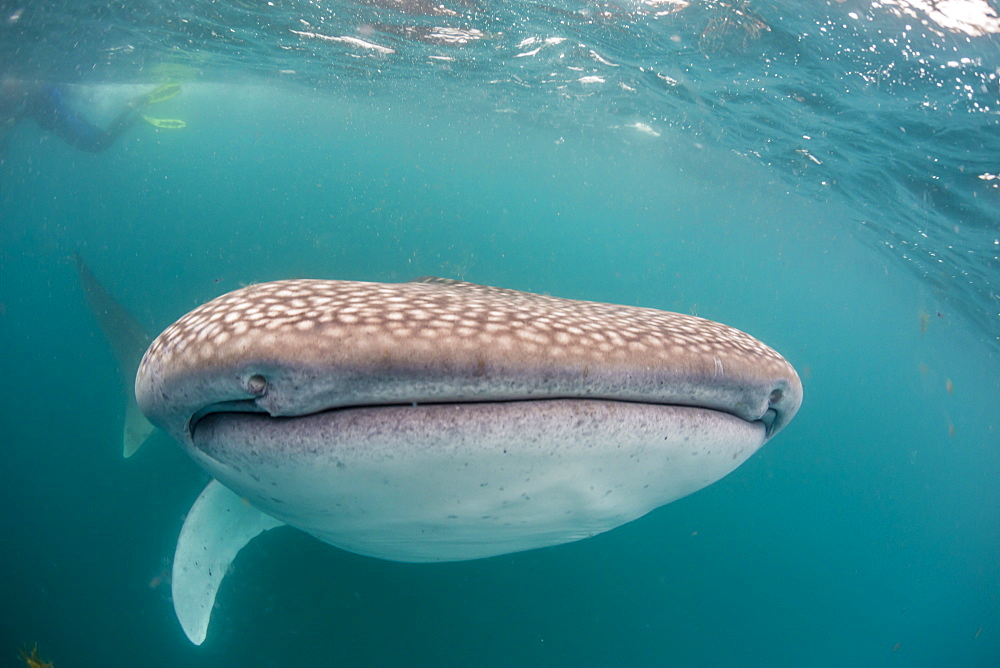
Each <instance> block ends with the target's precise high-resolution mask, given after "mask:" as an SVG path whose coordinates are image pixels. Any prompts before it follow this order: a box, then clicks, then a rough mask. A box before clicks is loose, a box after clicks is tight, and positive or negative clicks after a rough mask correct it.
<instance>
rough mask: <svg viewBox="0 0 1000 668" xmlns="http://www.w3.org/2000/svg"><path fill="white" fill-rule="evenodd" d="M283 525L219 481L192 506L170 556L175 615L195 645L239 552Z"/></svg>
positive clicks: (197, 643) (202, 640) (210, 486)
mask: <svg viewBox="0 0 1000 668" xmlns="http://www.w3.org/2000/svg"><path fill="white" fill-rule="evenodd" d="M283 524H284V522H281V521H280V520H276V519H274V518H273V517H271V516H269V515H265V514H264V513H262V512H260V511H259V510H257V509H256V508H254V507H253V506H251V505H250V504H249V503H247V502H246V501H244V500H243V499H241V498H240V497H239V496H237V495H236V494H235V493H233V492H231V491H230V490H229V489H227V488H226V487H224V486H223V485H222V483H220V482H219V481H218V480H213V481H212V482H210V483H208V486H207V487H205V490H204V491H203V492H202V493H201V496H199V497H198V500H197V501H195V502H194V505H193V506H191V510H190V511H188V514H187V517H186V518H185V519H184V526H183V527H181V534H180V536H179V537H178V538H177V550H176V551H175V552H174V568H173V574H172V575H171V591H172V594H173V599H174V612H175V613H176V614H177V619H178V620H179V621H180V623H181V627H183V629H184V633H185V634H187V637H188V639H189V640H190V641H191V642H193V643H194V644H195V645H200V644H201V643H203V642H204V641H205V636H206V635H207V634H208V623H209V621H210V620H211V617H212V608H213V607H214V606H215V595H216V594H217V593H218V591H219V585H221V584H222V578H223V577H224V576H225V575H226V571H227V570H229V565H230V564H231V563H232V562H233V559H235V558H236V555H237V554H239V552H240V550H241V549H243V546H244V545H246V544H247V543H249V542H250V541H251V540H253V539H254V538H256V537H257V536H259V535H260V534H262V533H264V532H265V531H267V530H269V529H274V528H275V527H279V526H282V525H283Z"/></svg>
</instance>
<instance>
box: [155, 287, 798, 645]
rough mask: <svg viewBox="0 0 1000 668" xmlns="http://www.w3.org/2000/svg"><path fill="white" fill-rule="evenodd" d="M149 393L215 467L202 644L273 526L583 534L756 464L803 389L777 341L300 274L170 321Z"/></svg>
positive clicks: (184, 553) (469, 554)
mask: <svg viewBox="0 0 1000 668" xmlns="http://www.w3.org/2000/svg"><path fill="white" fill-rule="evenodd" d="M135 394H136V400H137V405H138V407H139V409H141V411H142V412H143V414H145V416H146V417H147V418H148V419H149V421H150V422H151V423H152V424H154V425H156V426H158V427H160V428H162V429H163V430H164V431H166V432H167V433H168V434H170V435H171V436H172V437H173V438H174V439H175V440H176V441H177V442H178V443H180V445H181V446H182V447H183V449H184V450H185V451H186V452H187V454H188V455H189V456H190V457H191V459H193V460H194V461H195V462H196V463H197V464H198V465H199V466H200V467H201V468H202V469H204V470H205V471H206V472H207V473H208V474H209V475H210V476H211V477H212V481H211V482H209V484H208V485H207V487H206V488H205V489H204V491H203V492H202V493H201V495H200V496H199V497H198V499H197V500H196V501H195V503H194V505H193V506H192V508H191V510H190V512H189V513H188V515H187V517H186V519H185V521H184V524H183V527H182V529H181V532H180V536H179V538H178V543H177V547H176V552H175V555H174V562H173V573H172V594H173V602H174V609H175V612H176V614H177V617H178V619H179V621H180V623H181V626H182V628H183V630H184V632H185V633H186V635H187V637H188V638H189V639H190V640H191V642H193V643H195V644H201V643H202V642H204V640H205V638H206V637H207V633H208V627H209V622H210V619H211V613H212V608H213V606H214V603H215V598H216V594H217V592H218V589H219V587H220V585H221V583H222V580H223V578H224V576H225V574H226V572H227V570H229V566H230V564H231V563H232V561H233V560H234V559H235V558H236V555H237V554H238V553H239V552H240V550H241V549H242V548H243V547H244V546H245V545H246V544H247V543H249V542H250V541H251V540H253V539H254V538H255V537H256V536H258V535H260V534H261V533H263V532H265V531H268V530H270V529H273V528H275V527H280V526H284V525H289V526H291V527H294V528H297V529H300V530H302V531H305V532H307V533H309V534H311V535H313V536H315V537H316V538H318V539H319V540H322V541H324V542H326V543H329V544H331V545H334V546H337V547H339V548H342V549H345V550H349V551H351V552H355V553H358V554H362V555H369V556H372V557H377V558H381V559H387V560H394V561H402V562H441V561H460V560H467V559H479V558H485V557H491V556H494V555H500V554H507V553H511V552H517V551H522V550H530V549H535V548H542V547H546V546H551V545H558V544H562V543H568V542H571V541H576V540H580V539H584V538H587V537H590V536H594V535H596V534H599V533H602V532H604V531H608V530H610V529H613V528H615V527H618V526H620V525H622V524H625V523H627V522H631V521H633V520H635V519H637V518H639V517H641V516H643V515H645V514H646V513H648V512H650V511H651V510H653V509H655V508H658V507H660V506H662V505H664V504H667V503H670V502H671V501H674V500H676V499H678V498H681V497H683V496H686V495H688V494H691V493H693V492H695V491H697V490H699V489H702V488H704V487H706V486H707V485H710V484H712V483H713V482H715V481H717V480H719V479H720V478H722V477H723V476H725V475H727V474H729V473H730V472H732V471H733V470H735V469H736V468H737V467H738V466H740V464H742V463H743V462H744V461H746V460H747V459H748V458H749V457H750V456H751V455H752V454H753V453H754V452H756V451H757V450H758V449H759V448H760V447H761V446H762V445H763V444H764V443H765V442H767V441H768V440H770V439H771V438H773V437H774V436H775V435H776V434H778V433H779V432H780V431H781V430H782V429H783V428H784V427H785V426H786V425H787V424H788V423H789V422H790V421H791V420H792V418H793V417H794V415H795V413H796V411H797V410H798V409H799V406H800V404H801V401H802V384H801V382H800V380H799V377H798V375H797V374H796V372H795V370H794V368H793V367H792V365H791V364H789V362H787V361H786V360H785V359H784V358H783V357H782V356H781V355H780V354H778V353H777V352H776V351H774V350H773V349H772V348H770V347H768V346H767V345H765V344H764V343H762V342H760V341H758V340H757V339H755V338H753V337H752V336H750V335H748V334H745V333H743V332H742V331H739V330H737V329H734V328H732V327H729V326H726V325H723V324H721V323H717V322H713V321H710V320H706V319H702V318H698V317H694V316H690V315H683V314H679V313H670V312H666V311H660V310H655V309H651V308H642V307H635V306H620V305H614V304H605V303H597V302H587V301H578V300H572V299H564V298H559V297H552V296H547V295H540V294H532V293H527V292H520V291H516V290H510V289H505V288H496V287H489V286H483V285H478V284H473V283H466V282H460V281H452V280H448V279H438V278H422V279H417V280H416V281H411V282H408V283H395V284H387V283H368V282H356V281H338V280H283V281H276V282H271V283H262V284H257V285H252V286H249V287H245V288H242V289H239V290H236V291H234V292H231V293H228V294H225V295H222V296H220V297H218V298H216V299H214V300H212V301H209V302H207V303H205V304H203V305H201V306H199V307H198V308H195V309H194V310H193V311H191V312H190V313H188V314H187V315H185V316H183V317H182V318H180V319H179V320H178V321H177V322H175V323H174V324H173V325H171V326H170V327H168V328H167V329H166V330H164V331H163V332H162V333H161V334H160V335H159V336H158V337H157V338H156V339H155V340H154V341H153V342H152V343H151V344H150V346H149V348H148V350H146V352H145V355H144V356H143V358H142V361H141V364H140V365H139V368H138V372H137V374H136V377H135Z"/></svg>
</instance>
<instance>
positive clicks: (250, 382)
mask: <svg viewBox="0 0 1000 668" xmlns="http://www.w3.org/2000/svg"><path fill="white" fill-rule="evenodd" d="M266 389H267V379H266V378H264V376H261V375H260V374H255V375H253V376H250V377H249V378H247V392H249V393H250V394H256V395H258V396H259V395H261V394H264V390H266Z"/></svg>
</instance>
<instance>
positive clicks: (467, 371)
mask: <svg viewBox="0 0 1000 668" xmlns="http://www.w3.org/2000/svg"><path fill="white" fill-rule="evenodd" d="M136 393H137V397H138V400H139V404H140V407H141V408H142V410H143V412H144V413H145V414H146V415H147V416H149V417H150V418H151V419H152V420H153V421H154V422H155V423H156V424H158V425H160V426H161V427H163V428H164V429H166V430H167V431H168V432H169V433H171V434H172V435H173V436H174V437H176V438H177V439H178V440H180V441H182V442H184V443H190V442H191V441H192V439H193V436H194V432H195V429H196V426H197V424H198V421H199V420H200V419H201V418H203V417H205V416H206V415H208V414H211V413H224V412H251V413H260V414H266V415H269V416H272V417H295V416H305V415H311V414H315V413H318V412H321V411H327V410H335V409H342V408H347V407H375V406H388V405H407V404H427V403H433V404H441V403H452V404H457V403H469V404H475V403H488V402H510V401H543V400H552V399H583V398H587V399H605V400H609V401H621V402H635V403H640V404H649V405H672V406H689V407H699V408H707V409H711V410H715V411H720V412H723V413H727V414H730V415H733V416H736V417H738V418H741V419H743V420H745V421H748V422H751V423H753V422H759V423H760V424H761V426H762V427H763V429H764V433H765V436H766V437H767V438H770V437H772V436H774V435H775V434H777V433H778V431H780V430H781V429H782V428H783V427H784V426H785V425H786V424H787V423H788V422H789V421H790V420H791V419H792V417H793V416H794V415H795V412H796V411H797V410H798V407H799V404H800V403H801V399H802V386H801V383H800V382H799V378H798V376H797V374H796V373H795V370H794V369H793V368H792V366H791V365H790V364H789V363H788V362H787V361H786V360H785V359H784V358H783V357H782V356H781V355H779V354H778V353H777V352H775V351H774V350H772V349H771V348H769V347H768V346H766V345H764V344H763V343H761V342H760V341H758V340H757V339H755V338H753V337H751V336H749V335H747V334H745V333H743V332H741V331H739V330H737V329H734V328H732V327H728V326H726V325H722V324H720V323H717V322H712V321H710V320H705V319H702V318H697V317H694V316H689V315H682V314H678V313H669V312H664V311H658V310H653V309H645V308H636V307H628V306H617V305H611V304H600V303H594V302H584V301H576V300H569V299H560V298H556V297H548V296H542V295H535V294H531V293H524V292H518V291H514V290H506V289H501V288H492V287H487V286H481V285H476V284H472V283H462V282H458V281H449V280H446V279H420V280H418V281H414V282H410V283H401V284H379V283H359V282H348V281H321V280H291V281H277V282H273V283H265V284H260V285H254V286H250V287H247V288H243V289H241V290H237V291H235V292H232V293H230V294H228V295H224V296H222V297H219V298H218V299H215V300H213V301H211V302H209V303H207V304H205V305H203V306H201V307H200V308H197V309H195V310H194V311H192V312H191V313H189V314H188V315H186V316H184V317H183V318H181V319H180V320H179V321H178V322H177V323H175V324H174V325H173V326H171V327H170V328H168V329H167V330H166V331H164V332H163V333H162V334H161V335H160V336H159V337H158V338H157V339H156V340H155V341H154V343H153V344H152V345H151V346H150V347H149V349H148V351H147V352H146V355H145V357H144V359H143V361H142V365H141V368H140V370H139V372H138V377H137V382H136Z"/></svg>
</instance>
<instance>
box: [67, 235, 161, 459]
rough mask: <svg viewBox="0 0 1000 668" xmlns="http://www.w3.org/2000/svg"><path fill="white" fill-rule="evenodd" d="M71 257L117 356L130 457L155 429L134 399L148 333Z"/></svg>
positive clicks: (125, 440) (125, 449)
mask: <svg viewBox="0 0 1000 668" xmlns="http://www.w3.org/2000/svg"><path fill="white" fill-rule="evenodd" d="M74 259H75V260H76V268H77V271H78V272H79V274H80V284H81V285H82V286H83V294H84V296H85V297H86V299H87V306H89V307H90V311H91V313H93V314H94V317H95V318H96V319H97V324H98V326H99V327H100V328H101V332H103V333H104V337H105V338H106V339H107V340H108V343H110V344H111V350H112V351H113V352H114V355H115V359H116V360H118V372H119V374H120V375H121V379H122V383H123V384H124V385H125V393H126V395H127V397H128V399H127V400H126V403H125V425H124V427H123V428H122V454H123V455H124V456H125V457H126V458H127V457H131V456H132V455H134V454H135V452H136V450H138V449H139V448H140V447H141V446H142V444H143V443H145V442H146V439H148V438H149V436H150V434H152V433H153V431H154V429H155V428H154V427H153V425H152V424H150V422H149V420H147V419H146V417H145V416H144V415H143V414H142V412H141V411H140V410H139V406H138V405H137V404H136V402H135V372H136V370H137V369H138V368H139V362H140V361H142V355H143V353H145V352H146V347H147V346H148V345H149V341H150V337H149V335H148V334H147V333H146V331H145V330H144V329H143V328H142V325H140V324H139V323H138V322H136V320H135V318H133V317H132V316H131V314H129V312H128V311H126V310H125V308H124V307H123V306H122V305H121V304H119V303H118V302H117V301H116V300H115V298H114V297H112V296H111V294H110V293H109V292H108V291H107V290H106V289H105V288H104V286H103V285H101V282H100V281H98V280H97V277H96V276H94V273H93V272H92V271H91V270H90V267H88V266H87V263H86V262H84V261H83V258H82V257H80V255H79V254H78V253H77V254H75V255H74Z"/></svg>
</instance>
